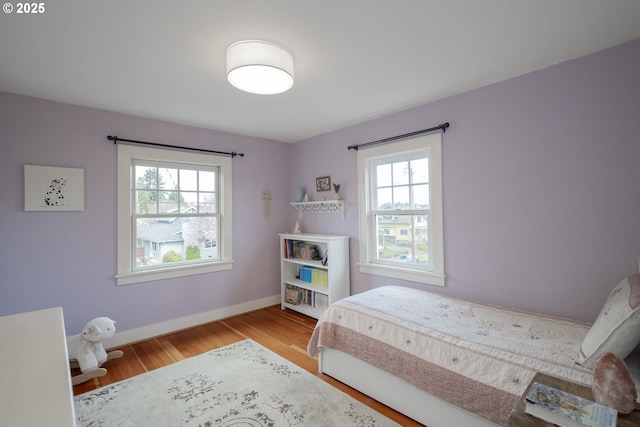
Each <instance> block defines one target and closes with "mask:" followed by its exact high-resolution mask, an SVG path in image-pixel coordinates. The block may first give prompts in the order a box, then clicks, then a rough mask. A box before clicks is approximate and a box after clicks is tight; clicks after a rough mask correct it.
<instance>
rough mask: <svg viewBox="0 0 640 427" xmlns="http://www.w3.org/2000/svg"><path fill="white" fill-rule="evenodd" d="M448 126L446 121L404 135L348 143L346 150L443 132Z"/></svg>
mask: <svg viewBox="0 0 640 427" xmlns="http://www.w3.org/2000/svg"><path fill="white" fill-rule="evenodd" d="M448 127H449V122H447V123H442V124H440V125H438V126H436V127H432V128H429V129H422V130H417V131H415V132H411V133H405V134H404V135H398V136H391V137H389V138H385V139H379V140H378V141H372V142H367V143H365V144H354V145H350V146H348V147H347V150H356V151H357V150H358V149H360V148H366V147H369V146H372V145H378V144H386V143H389V142H393V141H397V140H399V139H405V138H409V137H410V136H415V135H420V134H422V133H427V132H433V131H436V130H441V131H442V132H443V133H444V132H446V131H447V128H448Z"/></svg>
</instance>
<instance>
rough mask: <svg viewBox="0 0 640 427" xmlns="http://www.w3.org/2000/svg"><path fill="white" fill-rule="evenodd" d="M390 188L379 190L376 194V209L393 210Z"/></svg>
mask: <svg viewBox="0 0 640 427" xmlns="http://www.w3.org/2000/svg"><path fill="white" fill-rule="evenodd" d="M391 191H392V190H391V188H379V189H378V192H377V196H378V200H377V206H378V207H377V208H378V209H392V208H393V199H392V193H391Z"/></svg>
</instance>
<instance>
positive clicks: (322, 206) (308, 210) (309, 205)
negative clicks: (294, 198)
mask: <svg viewBox="0 0 640 427" xmlns="http://www.w3.org/2000/svg"><path fill="white" fill-rule="evenodd" d="M291 206H293V207H294V208H296V210H297V211H298V218H299V219H302V216H303V214H325V213H339V214H342V219H344V200H321V201H314V202H291Z"/></svg>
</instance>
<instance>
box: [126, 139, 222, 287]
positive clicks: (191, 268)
mask: <svg viewBox="0 0 640 427" xmlns="http://www.w3.org/2000/svg"><path fill="white" fill-rule="evenodd" d="M117 258H118V274H117V275H116V278H117V282H118V284H119V285H125V284H130V283H137V282H146V281H150V280H159V279H166V278H172V277H180V276H187V275H192V274H201V273H208V272H213V271H219V270H228V269H230V268H231V263H232V261H231V158H229V157H222V156H216V155H211V154H200V153H192V152H183V151H175V150H163V149H157V148H146V147H138V146H131V145H123V144H121V145H118V256H117Z"/></svg>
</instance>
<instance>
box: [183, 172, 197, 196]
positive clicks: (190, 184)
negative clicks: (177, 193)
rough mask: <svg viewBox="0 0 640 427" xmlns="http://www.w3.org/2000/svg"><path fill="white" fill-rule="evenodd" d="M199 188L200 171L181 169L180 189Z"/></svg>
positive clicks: (191, 189) (194, 189)
mask: <svg viewBox="0 0 640 427" xmlns="http://www.w3.org/2000/svg"><path fill="white" fill-rule="evenodd" d="M197 189H198V171H196V170H189V169H180V190H182V191H196V190H197Z"/></svg>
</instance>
